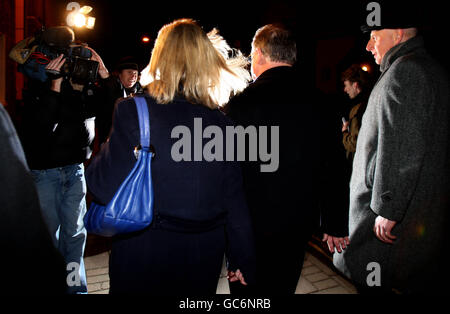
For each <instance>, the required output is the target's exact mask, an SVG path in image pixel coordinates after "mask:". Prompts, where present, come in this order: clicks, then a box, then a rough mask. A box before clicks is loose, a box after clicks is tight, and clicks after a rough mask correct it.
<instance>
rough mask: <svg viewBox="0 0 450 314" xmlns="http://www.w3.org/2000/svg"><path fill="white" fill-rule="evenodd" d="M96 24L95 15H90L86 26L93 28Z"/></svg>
mask: <svg viewBox="0 0 450 314" xmlns="http://www.w3.org/2000/svg"><path fill="white" fill-rule="evenodd" d="M94 26H95V17H88V19H87V22H86V28H89V29H93V28H94Z"/></svg>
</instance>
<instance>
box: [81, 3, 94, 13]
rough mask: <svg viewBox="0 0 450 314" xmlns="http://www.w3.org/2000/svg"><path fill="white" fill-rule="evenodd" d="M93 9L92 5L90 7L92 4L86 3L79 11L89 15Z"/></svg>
mask: <svg viewBox="0 0 450 314" xmlns="http://www.w3.org/2000/svg"><path fill="white" fill-rule="evenodd" d="M92 10H93V9H92V7H90V6H88V5H85V6H84V7H82V8H81V9H80V11H79V12H80V13H81V14H84V15H88V14H89V13H91V11H92Z"/></svg>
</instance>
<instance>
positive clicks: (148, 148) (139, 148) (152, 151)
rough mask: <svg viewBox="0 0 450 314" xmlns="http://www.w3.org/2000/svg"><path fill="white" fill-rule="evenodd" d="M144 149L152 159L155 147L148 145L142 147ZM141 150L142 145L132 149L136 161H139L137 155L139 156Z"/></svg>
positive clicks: (154, 154)
mask: <svg viewBox="0 0 450 314" xmlns="http://www.w3.org/2000/svg"><path fill="white" fill-rule="evenodd" d="M144 149H145V150H146V151H148V152H150V153H151V156H152V159H153V158H155V156H156V151H155V147H154V146H153V145H152V144H150V147H144ZM141 150H142V145H141V144H139V145H138V146H136V147H134V157H136V160H138V159H139V155H140V152H141Z"/></svg>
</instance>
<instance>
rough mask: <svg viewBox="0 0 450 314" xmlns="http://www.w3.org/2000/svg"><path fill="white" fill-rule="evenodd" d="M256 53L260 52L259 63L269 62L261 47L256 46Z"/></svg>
mask: <svg viewBox="0 0 450 314" xmlns="http://www.w3.org/2000/svg"><path fill="white" fill-rule="evenodd" d="M255 54H258V59H257V63H258V64H259V65H263V64H266V63H267V60H266V59H267V58H266V57H265V56H264V54H263V53H262V51H261V49H259V48H256V49H255Z"/></svg>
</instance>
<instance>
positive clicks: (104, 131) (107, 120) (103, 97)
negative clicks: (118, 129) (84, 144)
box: [95, 57, 143, 145]
mask: <svg viewBox="0 0 450 314" xmlns="http://www.w3.org/2000/svg"><path fill="white" fill-rule="evenodd" d="M99 85H100V88H99V90H98V94H99V96H98V97H99V98H98V103H99V107H98V113H97V116H96V119H95V126H96V129H97V140H98V143H99V144H100V145H101V144H103V143H104V142H106V140H107V139H108V136H109V132H110V131H111V125H112V115H113V112H114V106H115V104H116V103H117V101H118V100H119V99H122V98H126V97H129V96H133V95H135V94H142V93H143V89H142V87H141V85H140V83H139V67H138V64H137V63H135V62H134V60H133V59H132V58H131V57H125V58H122V59H121V60H120V61H119V63H118V64H117V66H116V68H115V71H114V72H113V73H112V74H111V75H109V76H108V77H107V78H106V79H103V80H100V81H99Z"/></svg>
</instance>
